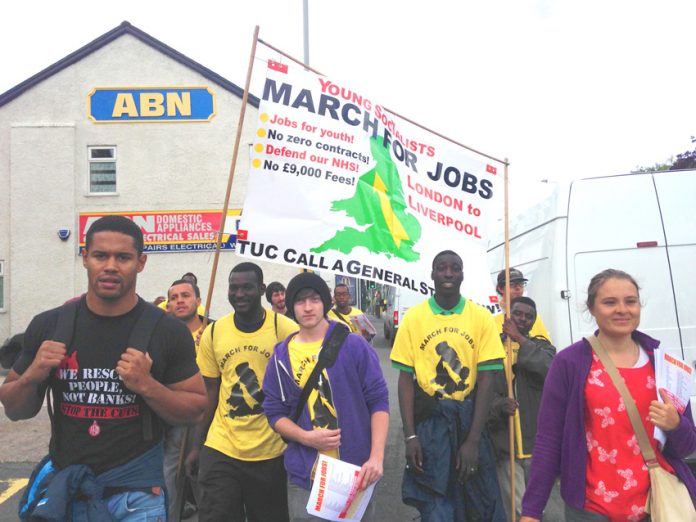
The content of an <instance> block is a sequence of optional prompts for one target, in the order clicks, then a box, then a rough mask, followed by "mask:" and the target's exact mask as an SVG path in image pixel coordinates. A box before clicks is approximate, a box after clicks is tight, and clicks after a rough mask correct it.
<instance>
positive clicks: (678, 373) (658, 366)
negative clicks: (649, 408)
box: [653, 349, 694, 446]
mask: <svg viewBox="0 0 696 522" xmlns="http://www.w3.org/2000/svg"><path fill="white" fill-rule="evenodd" d="M662 388H664V390H665V392H666V393H667V395H668V396H669V398H670V400H671V401H672V403H673V404H674V406H675V407H676V408H677V411H679V413H684V410H686V406H687V404H688V403H689V399H690V397H691V395H692V394H693V388H694V369H693V368H692V367H691V366H689V365H688V364H687V363H685V362H684V361H683V360H681V359H679V358H678V357H675V356H673V355H670V354H669V353H667V352H666V351H664V350H660V349H657V350H655V391H656V393H657V400H658V401H660V402H663V401H662V397H660V389H662ZM653 436H654V437H655V440H657V441H658V442H659V443H660V446H664V445H665V442H666V440H667V437H666V435H665V433H664V431H662V430H661V429H660V428H658V427H655V432H654V434H653Z"/></svg>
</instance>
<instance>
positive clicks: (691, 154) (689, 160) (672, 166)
mask: <svg viewBox="0 0 696 522" xmlns="http://www.w3.org/2000/svg"><path fill="white" fill-rule="evenodd" d="M691 143H696V137H694V136H691ZM681 169H696V149H694V150H687V151H686V152H682V153H681V154H677V159H674V156H672V157H671V158H669V159H667V160H666V161H665V162H664V163H655V165H653V166H652V167H641V166H636V168H635V169H634V170H632V171H631V172H632V173H638V172H660V171H663V170H681Z"/></svg>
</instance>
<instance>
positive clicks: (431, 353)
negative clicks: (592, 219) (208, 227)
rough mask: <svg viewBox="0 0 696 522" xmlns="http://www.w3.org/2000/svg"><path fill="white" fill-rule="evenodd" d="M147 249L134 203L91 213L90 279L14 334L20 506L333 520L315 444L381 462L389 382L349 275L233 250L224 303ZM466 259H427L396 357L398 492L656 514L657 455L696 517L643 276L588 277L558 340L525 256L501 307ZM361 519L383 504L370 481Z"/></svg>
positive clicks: (11, 408)
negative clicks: (24, 447)
mask: <svg viewBox="0 0 696 522" xmlns="http://www.w3.org/2000/svg"><path fill="white" fill-rule="evenodd" d="M143 246H144V245H143V235H142V232H141V230H140V228H139V227H138V226H137V225H135V224H134V223H133V222H132V221H130V220H128V219H126V218H123V217H121V216H105V217H103V218H100V219H99V220H97V221H95V222H94V223H93V224H92V226H91V227H90V229H89V230H88V232H87V234H86V246H85V250H84V253H83V257H82V262H83V265H84V267H85V269H86V273H87V283H88V284H87V288H88V289H87V292H86V293H85V294H84V295H82V296H80V297H78V298H75V299H71V300H70V301H68V302H67V303H65V304H63V305H62V306H60V307H57V308H54V309H51V310H48V311H45V312H42V313H40V314H38V315H37V316H35V317H34V319H33V320H32V321H31V323H30V324H29V325H28V327H27V329H26V331H25V332H24V334H23V336H22V338H18V339H15V341H16V346H17V348H16V354H15V355H14V356H12V357H11V359H12V361H11V362H12V369H11V370H10V371H9V373H8V375H7V377H6V379H5V381H4V383H3V384H2V386H0V401H2V404H3V406H4V411H5V414H6V415H7V416H8V417H9V418H10V419H11V420H20V419H27V418H30V417H33V416H35V415H36V414H37V413H38V412H39V411H40V409H41V408H42V406H43V405H44V403H46V404H47V405H48V409H49V413H50V419H51V435H50V440H49V441H48V452H47V456H46V457H45V458H44V459H43V460H42V461H41V462H40V463H39V464H38V465H37V467H36V469H35V471H34V473H33V474H32V477H31V479H30V483H29V485H28V487H27V488H26V491H25V492H24V494H23V498H22V500H21V502H20V508H19V513H18V516H19V518H20V519H22V520H71V521H88V520H89V521H92V520H93V521H103V520H123V521H136V520H138V521H139V520H162V521H164V520H170V521H178V520H181V519H183V518H186V517H187V516H189V515H190V514H192V513H193V512H196V511H197V512H198V520H200V521H228V520H230V521H239V522H244V521H248V522H268V521H270V522H275V521H278V522H283V521H289V520H292V521H304V520H323V518H321V513H318V514H316V513H314V514H313V511H312V510H308V501H309V498H310V491H311V489H312V485H313V482H314V479H315V472H316V464H317V460H318V458H319V456H320V455H325V456H327V457H332V458H335V459H338V460H341V461H344V462H347V463H350V464H353V465H355V466H356V467H357V468H356V469H358V470H359V471H357V477H356V479H355V483H356V486H357V488H358V489H359V490H365V489H366V488H367V487H368V486H370V485H372V484H375V483H376V482H378V481H379V480H380V478H381V477H382V475H383V469H384V451H385V445H386V441H387V435H388V427H389V397H388V393H387V385H386V382H385V379H384V376H383V373H382V370H381V367H380V363H379V357H378V355H377V353H376V351H375V348H374V347H373V346H372V345H371V340H372V337H373V336H374V329H373V328H371V325H370V323H369V320H368V319H367V318H366V317H365V314H364V313H363V312H362V311H361V310H359V309H358V308H356V307H355V306H353V297H352V296H351V293H350V288H349V287H348V286H347V285H342V284H338V285H335V288H334V289H333V292H332V291H331V289H330V288H329V287H328V285H327V283H326V282H325V281H324V280H323V279H322V278H321V277H319V276H318V275H317V274H315V273H311V272H302V273H299V274H298V275H296V276H295V277H293V278H292V279H291V280H290V281H289V282H288V283H287V286H285V285H283V284H282V283H280V282H273V283H270V284H268V285H266V284H265V283H264V275H263V272H262V269H261V268H260V267H259V266H258V265H256V264H254V263H250V262H241V263H238V264H236V265H235V266H234V267H233V268H232V269H231V272H230V273H229V278H228V289H227V290H228V292H227V297H228V301H229V304H230V307H231V310H230V312H229V313H227V314H226V315H223V316H222V317H218V318H216V319H215V320H213V319H211V318H209V317H208V316H207V314H206V311H205V310H204V308H203V306H202V305H201V292H200V289H199V287H198V284H197V279H196V276H195V275H194V274H192V273H190V272H189V273H187V274H184V275H183V276H182V277H181V278H180V279H177V280H176V281H174V282H172V283H171V284H170V285H169V288H168V290H167V295H166V297H165V296H162V297H161V298H158V299H157V300H156V302H155V304H154V305H153V304H152V303H149V302H146V301H145V300H144V299H142V298H141V297H139V296H138V294H137V293H136V282H137V278H138V275H139V274H140V273H141V272H142V271H143V270H144V269H145V266H146V262H147V256H146V255H145V254H144V253H143ZM464 277H465V273H464V267H463V263H462V259H461V257H460V256H459V255H458V254H457V253H456V252H454V251H452V250H444V251H442V252H440V253H439V254H437V255H436V256H435V257H434V258H433V259H432V272H431V278H432V281H433V287H434V289H435V291H434V294H433V295H432V296H431V297H429V298H427V299H424V300H423V301H422V302H421V303H420V304H418V305H416V306H414V307H412V308H410V309H409V311H408V312H407V314H406V315H405V317H404V318H403V321H402V323H401V324H400V326H399V329H398V332H397V334H396V338H395V340H394V345H393V348H392V351H391V354H390V359H391V362H392V366H393V368H395V371H398V404H399V410H400V414H401V420H402V425H403V444H404V448H405V456H406V465H405V469H404V472H403V479H402V501H403V502H404V503H406V504H408V505H410V506H413V507H415V508H417V510H418V511H419V513H420V517H421V520H423V521H425V522H441V521H442V522H449V521H452V522H454V521H504V520H522V521H524V522H531V521H536V520H551V521H559V520H566V521H568V522H575V521H578V522H579V521H619V520H621V521H624V520H625V521H639V520H650V519H651V518H650V517H651V513H650V511H649V506H648V505H647V500H648V497H649V494H650V491H651V476H652V474H651V468H654V467H656V466H659V467H660V468H661V469H662V470H664V471H666V472H667V473H669V474H671V475H672V476H673V478H674V480H675V484H678V487H679V488H683V489H684V495H686V497H685V498H688V497H690V499H691V502H684V503H683V505H681V506H678V507H677V508H676V509H677V510H678V517H679V518H680V520H695V519H696V511H695V510H694V504H695V501H696V479H694V476H693V475H692V474H691V471H690V469H689V467H688V466H687V465H686V464H685V462H684V459H685V457H686V456H688V455H689V454H691V453H693V452H694V451H696V427H694V422H693V419H692V416H691V408H690V406H689V405H687V408H686V409H681V408H680V409H678V408H677V407H676V406H675V405H674V404H673V402H672V400H671V398H670V396H669V395H668V394H667V393H665V390H663V389H660V388H659V387H658V386H656V382H655V362H654V361H655V350H656V349H657V347H658V346H659V341H658V340H656V339H653V338H652V337H650V336H648V335H646V334H644V333H642V332H640V331H639V330H638V328H639V324H640V315H641V301H640V289H639V287H638V284H637V283H636V281H635V280H634V279H633V277H631V275H630V274H627V273H625V272H623V271H621V270H616V269H606V270H604V271H602V272H600V273H598V274H596V275H595V276H594V277H593V278H592V279H591V281H589V285H588V290H587V301H586V305H587V310H588V311H589V313H590V314H591V315H592V316H593V318H594V320H595V321H596V326H597V329H596V332H595V334H594V335H593V336H589V337H588V338H585V339H581V340H580V341H578V342H576V343H574V344H572V345H571V346H569V347H566V348H564V349H562V350H558V351H557V350H556V347H555V346H554V345H553V343H552V340H551V336H550V335H549V332H548V331H547V329H546V326H545V325H544V323H543V320H542V318H541V315H540V314H539V313H538V311H537V309H536V304H535V302H534V301H533V299H531V298H530V297H527V296H525V295H524V293H525V292H524V291H525V286H526V283H527V279H526V278H525V277H524V274H522V272H521V271H520V270H517V269H514V268H513V269H510V270H509V271H508V272H507V273H506V272H505V271H503V272H501V273H500V274H499V275H498V277H497V285H496V290H497V292H498V293H499V294H500V296H501V299H504V298H505V297H506V296H509V300H510V302H509V310H510V314H509V316H506V315H505V314H500V315H497V316H492V315H491V314H490V313H489V311H488V310H486V309H485V308H483V307H481V306H479V305H477V304H476V303H474V302H472V301H470V300H468V299H466V298H465V297H464V296H462V295H461V293H460V288H461V284H462V282H463V280H464ZM506 286H508V287H506ZM263 297H265V298H266V300H267V302H268V304H269V307H268V308H267V307H265V306H264V305H263V303H262V300H263ZM501 304H502V306H503V307H504V308H505V307H506V303H504V302H503V303H501ZM5 362H6V361H3V364H5ZM632 412H637V413H632ZM655 428H660V429H661V430H662V431H663V432H664V433H665V435H666V438H665V442H664V443H658V441H657V440H656V439H655V437H654V435H653V434H654V429H655ZM645 433H647V434H649V435H648V436H647V437H646V436H645ZM511 453H512V454H511ZM513 485H514V487H513ZM513 490H514V492H513ZM375 495H380V490H379V488H378V489H376V490H375ZM362 520H365V521H377V520H384V516H383V515H381V514H380V513H379V512H378V511H377V509H376V503H375V502H374V498H373V500H372V501H370V502H369V503H368V504H367V507H366V509H365V512H364V514H363V515H362Z"/></svg>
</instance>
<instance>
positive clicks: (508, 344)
mask: <svg viewBox="0 0 696 522" xmlns="http://www.w3.org/2000/svg"><path fill="white" fill-rule="evenodd" d="M508 165H509V163H508V161H507V158H506V159H505V175H504V181H503V182H504V185H505V189H504V191H503V193H504V205H505V217H504V219H505V297H504V299H505V319H506V320H507V319H510V228H509V226H510V220H509V213H508V212H509V210H508V209H509V203H508V196H509V194H508ZM505 352H506V355H507V357H506V359H505V380H506V382H507V393H508V398H509V399H514V394H513V392H512V341H511V339H510V336H509V335H508V336H506V337H505ZM508 449H509V454H510V520H511V521H512V522H515V519H516V517H517V515H516V513H515V416H514V415H510V416H509V418H508Z"/></svg>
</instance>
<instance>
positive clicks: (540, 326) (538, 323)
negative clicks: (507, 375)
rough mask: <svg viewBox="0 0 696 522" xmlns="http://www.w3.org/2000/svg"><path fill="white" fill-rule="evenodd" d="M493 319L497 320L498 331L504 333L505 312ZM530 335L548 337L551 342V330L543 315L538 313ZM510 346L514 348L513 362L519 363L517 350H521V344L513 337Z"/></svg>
mask: <svg viewBox="0 0 696 522" xmlns="http://www.w3.org/2000/svg"><path fill="white" fill-rule="evenodd" d="M493 320H494V321H495V325H496V327H497V328H498V333H499V334H502V333H503V323H504V322H505V314H504V313H502V314H498V315H494V316H493ZM528 336H529V337H544V338H546V339H548V341H549V342H551V336H550V335H549V331H548V330H547V329H546V325H545V324H544V321H542V320H541V317H539V314H537V316H536V319H535V321H534V324H533V325H532V329H531V330H529V334H528ZM510 348H511V349H512V364H517V352H519V351H520V345H519V344H517V343H516V342H515V341H513V340H512V339H510Z"/></svg>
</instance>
